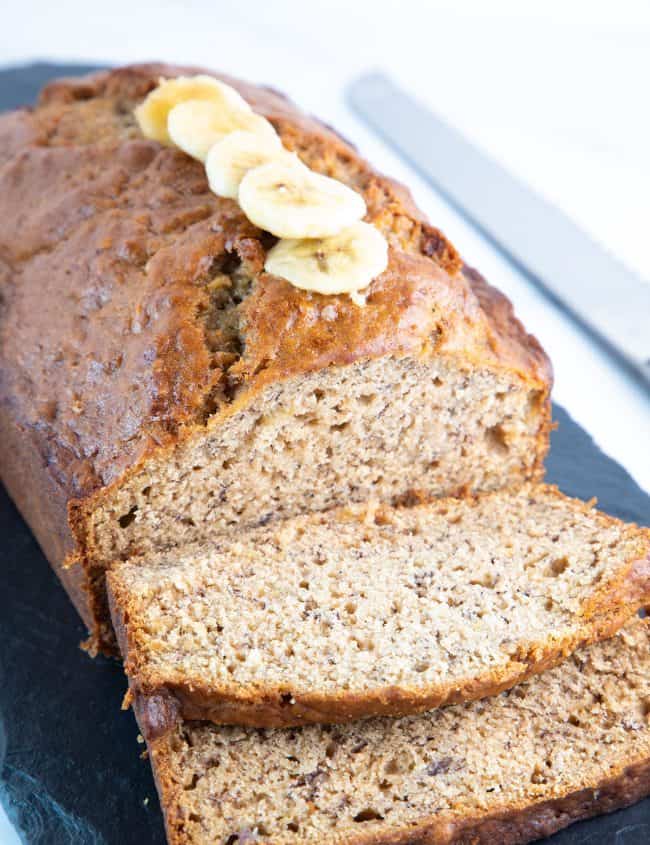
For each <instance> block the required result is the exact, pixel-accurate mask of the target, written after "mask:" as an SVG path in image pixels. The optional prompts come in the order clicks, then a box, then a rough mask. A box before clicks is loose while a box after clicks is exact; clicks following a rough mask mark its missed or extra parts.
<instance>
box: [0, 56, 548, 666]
mask: <svg viewBox="0 0 650 845" xmlns="http://www.w3.org/2000/svg"><path fill="white" fill-rule="evenodd" d="M193 72H196V71H192V70H191V69H187V68H178V67H168V66H163V65H143V66H137V67H127V68H122V69H119V70H114V71H108V72H103V73H99V74H96V75H94V76H91V77H88V78H82V79H76V80H61V81H58V82H55V83H53V84H51V85H49V86H47V87H46V88H45V90H44V91H43V92H42V94H41V97H40V100H39V102H38V104H37V106H36V107H35V108H34V109H33V110H27V109H26V110H22V111H19V112H14V113H11V114H8V115H3V116H0V136H1V137H2V138H3V143H4V147H3V150H2V151H0V159H1V161H2V166H1V167H0V284H1V287H2V302H1V308H0V474H1V476H2V479H3V481H4V483H5V484H6V486H7V488H8V490H9V492H10V494H11V496H12V497H13V498H14V500H15V502H16V504H17V505H18V507H19V508H20V510H21V511H22V513H23V515H24V516H25V518H26V519H27V521H28V522H29V524H30V526H31V527H32V529H33V531H34V533H35V534H36V536H37V538H38V540H39V542H40V543H41V546H42V547H43V549H44V551H45V553H46V555H47V556H48V557H49V559H50V561H51V562H52V563H53V564H54V565H55V567H56V570H57V573H58V574H59V575H60V576H61V578H62V579H63V581H64V583H65V585H66V587H67V589H68V591H69V592H70V594H71V596H72V598H73V600H74V601H75V603H76V605H77V607H78V609H79V611H80V612H81V614H82V615H83V617H84V619H85V620H86V622H87V624H88V626H89V627H90V629H91V630H92V634H93V638H92V645H94V646H95V647H97V646H103V647H105V648H108V649H110V648H111V647H112V645H113V644H114V641H113V635H112V631H111V629H110V620H109V617H108V608H107V605H106V597H105V585H104V572H105V569H106V567H107V566H109V565H110V563H111V562H112V561H113V560H115V559H120V558H122V559H123V558H125V557H127V556H129V555H131V554H134V553H138V552H151V551H155V550H158V549H164V548H171V547H173V546H176V545H177V544H181V543H186V542H189V541H192V540H196V539H203V538H204V537H205V536H206V535H207V534H209V533H216V532H220V531H228V530H230V529H231V528H232V527H233V526H251V525H255V524H260V523H265V522H267V521H268V520H270V519H276V518H285V517H289V516H293V515H296V514H299V513H302V512H306V511H317V510H323V509H326V508H329V507H332V506H335V505H341V504H345V503H347V502H348V501H364V500H366V499H368V498H370V497H376V498H378V499H381V500H383V501H388V502H390V501H394V500H400V499H404V498H405V497H414V496H418V495H421V494H422V493H423V492H424V491H426V493H427V494H433V495H439V494H446V495H452V494H454V493H455V492H459V491H464V490H489V489H496V488H500V487H503V486H505V485H508V484H513V483H515V482H518V481H522V480H524V479H527V478H533V477H537V476H539V474H540V472H541V465H542V459H543V457H544V454H545V452H546V449H547V445H548V430H549V423H550V405H549V399H548V397H549V387H550V381H551V375H550V368H549V365H548V361H547V359H546V356H545V355H544V353H543V351H542V350H541V348H540V347H539V344H538V343H537V342H536V340H535V339H534V338H532V337H530V336H529V335H527V334H526V332H525V331H524V330H523V328H522V327H521V325H520V324H519V322H518V321H517V320H516V319H515V318H514V316H513V313H512V309H511V307H510V304H509V303H508V302H507V300H505V299H504V298H503V297H502V296H501V295H500V294H498V293H497V292H496V291H494V290H493V289H492V288H490V287H489V286H488V285H486V284H485V282H484V281H483V280H482V279H481V277H480V276H479V275H478V274H477V273H475V272H474V271H472V270H470V269H469V268H467V267H466V266H464V265H463V263H462V261H461V260H460V258H459V256H458V254H457V253H456V251H455V250H454V248H453V247H452V246H451V245H450V244H449V242H448V241H447V240H446V239H445V238H444V236H443V235H442V234H441V233H440V232H439V231H438V230H437V229H435V228H433V227H432V226H431V225H430V224H429V223H428V222H427V220H426V219H425V218H424V217H423V215H422V214H421V213H420V212H419V211H418V209H417V208H416V207H415V206H414V204H413V202H412V200H411V198H410V196H409V194H408V192H407V191H406V190H405V189H403V188H402V187H401V186H399V185H397V184H395V183H394V182H392V181H390V180H389V179H386V178H384V177H383V176H381V175H379V174H378V173H377V172H376V171H374V170H373V169H372V168H371V167H370V166H369V165H368V164H367V163H366V162H365V161H364V160H363V159H362V158H361V157H360V156H359V155H358V154H357V152H356V151H355V150H354V148H353V147H351V146H350V145H349V144H347V143H346V142H345V141H344V140H342V139H341V138H340V137H339V136H337V135H336V134H335V133H334V132H333V131H331V130H330V129H328V128H326V127H325V126H324V125H323V124H321V123H319V122H317V121H316V120H314V119H312V118H310V117H307V116H306V115H304V114H302V113H301V112H300V111H298V110H297V109H296V108H295V107H294V106H293V105H291V103H289V102H288V101H287V100H286V99H285V98H284V97H283V96H281V95H279V94H277V93H275V92H273V91H271V90H269V89H268V88H265V87H254V86H250V85H246V84H243V83H239V82H236V81H234V80H227V81H228V82H230V83H231V84H232V85H233V86H235V87H236V88H237V89H238V91H239V92H240V93H241V94H242V95H243V97H244V98H245V99H246V100H247V101H248V102H249V103H250V104H251V105H252V107H253V108H254V110H255V111H256V112H258V113H259V114H261V115H264V116H265V117H266V118H268V120H269V121H270V122H271V123H272V124H273V126H274V127H275V129H276V130H277V132H278V134H279V135H280V137H281V139H282V142H283V144H284V146H285V147H286V148H287V149H289V150H292V151H295V152H296V153H297V155H298V156H299V157H300V158H301V159H302V161H303V162H305V163H306V164H307V165H308V166H309V167H310V168H311V169H312V170H314V171H316V172H319V173H322V174H326V175H329V176H333V177H334V178H336V179H337V180H340V181H341V182H343V183H345V184H346V185H348V186H350V187H352V188H353V189H354V190H356V191H357V192H359V193H360V194H361V195H362V196H363V198H364V200H365V203H366V206H367V209H368V214H367V216H366V221H367V222H369V223H372V224H373V225H374V226H376V227H377V228H378V229H379V230H380V231H381V232H382V233H383V234H384V236H385V238H386V239H387V241H388V243H389V247H390V255H389V263H388V268H387V269H386V271H385V272H384V273H382V274H381V275H380V276H378V277H377V278H376V279H375V280H374V281H373V282H372V284H371V285H370V287H369V288H368V296H367V301H366V304H365V307H360V306H359V305H357V304H354V303H353V302H352V301H351V300H350V298H349V297H348V296H347V295H332V296H324V295H320V294H315V293H310V292H306V291H303V290H299V289H298V288H296V287H294V286H293V285H291V284H289V283H288V282H287V281H286V280H284V279H282V278H279V277H277V276H273V275H271V274H269V273H265V272H264V264H265V259H266V257H267V253H268V251H269V250H270V248H271V247H272V246H273V244H274V243H275V238H273V237H270V236H269V234H268V233H267V232H264V231H262V230H260V229H258V228H256V227H255V226H254V225H252V224H251V223H250V222H249V221H248V220H247V219H246V217H245V216H244V214H243V213H242V211H241V209H240V208H239V206H238V205H237V203H236V202H235V201H234V200H232V199H226V198H223V197H218V196H216V195H215V194H214V193H212V192H211V191H210V189H209V187H208V183H207V180H206V176H205V172H204V168H203V165H202V163H201V162H198V161H194V160H193V159H191V158H190V157H189V156H187V155H185V154H184V153H182V152H180V151H179V150H178V149H175V148H173V147H170V146H165V145H163V144H161V143H158V142H157V141H152V140H147V139H145V138H144V137H143V136H142V134H141V133H140V131H139V129H138V127H137V124H136V121H135V119H134V114H133V112H134V109H135V108H136V107H137V106H138V105H139V104H141V103H142V101H143V100H144V98H145V97H146V95H147V94H148V93H149V92H150V91H151V90H152V89H153V88H155V87H156V86H157V85H158V82H159V79H160V77H176V76H179V75H181V74H187V73H193ZM549 248H552V246H549Z"/></svg>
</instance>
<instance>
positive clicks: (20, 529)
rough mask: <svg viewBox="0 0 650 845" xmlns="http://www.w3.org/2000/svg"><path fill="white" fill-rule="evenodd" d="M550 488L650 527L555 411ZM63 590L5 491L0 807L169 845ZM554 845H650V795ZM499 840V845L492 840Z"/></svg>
mask: <svg viewBox="0 0 650 845" xmlns="http://www.w3.org/2000/svg"><path fill="white" fill-rule="evenodd" d="M85 70H86V69H85V68H80V67H61V66H54V65H33V66H30V67H26V68H16V69H13V70H8V71H4V72H0V111H2V110H4V109H8V108H13V107H15V106H18V105H21V104H24V103H29V102H31V101H32V100H33V99H34V97H35V95H36V92H37V91H38V89H39V88H40V86H41V85H42V84H43V83H44V82H45V81H46V80H47V79H49V78H51V77H54V76H62V75H66V74H69V75H72V74H75V73H80V72H84V71H85ZM554 415H555V419H556V420H557V422H558V423H559V428H558V430H557V431H555V432H554V433H553V435H552V446H551V453H550V456H549V460H548V475H547V478H548V480H549V481H551V482H554V483H556V484H558V485H559V486H560V488H561V489H562V490H563V491H564V492H565V493H568V494H570V495H574V496H579V497H581V498H585V499H589V498H591V497H592V496H597V497H598V499H599V505H600V507H601V508H602V509H603V510H605V511H607V512H608V513H611V514H613V515H615V516H618V517H621V518H623V519H626V520H633V521H635V522H638V523H640V524H643V525H648V524H650V497H649V496H648V495H646V494H645V493H644V492H643V491H642V490H641V489H640V488H639V487H638V486H637V485H636V483H635V482H634V481H633V480H632V479H631V478H630V476H629V475H628V474H627V472H626V471H625V470H624V469H622V468H621V467H620V466H619V465H618V464H616V463H615V462H614V461H612V460H611V459H610V458H608V457H607V456H606V455H604V454H603V453H602V452H601V451H600V450H599V449H598V448H597V447H596V446H595V445H594V443H593V441H592V440H591V438H590V437H589V435H588V434H587V433H586V432H585V431H584V430H583V429H581V428H580V427H579V426H578V425H576V423H574V422H573V421H572V420H571V418H570V417H569V416H568V414H567V413H566V412H565V411H564V410H563V409H562V408H559V407H556V408H555V411H554ZM84 636H85V631H84V628H83V625H82V624H81V623H80V621H79V619H78V618H77V616H76V614H75V612H74V610H73V608H72V606H71V604H70V603H69V601H68V599H67V596H66V595H65V593H64V591H63V589H62V588H61V586H60V585H59V582H58V581H57V579H56V577H55V575H54V574H53V572H52V571H51V569H50V567H49V565H48V564H47V562H46V560H45V558H44V557H43V555H42V554H41V552H40V550H39V548H38V546H37V545H36V542H35V540H34V539H33V537H32V536H31V534H30V532H29V529H28V528H27V526H26V525H25V523H24V522H23V521H22V519H21V518H20V516H19V515H18V513H17V512H16V510H15V508H14V507H13V505H12V503H11V502H10V500H9V499H8V497H7V495H6V493H5V492H4V490H2V489H1V488H0V801H1V802H2V804H3V806H4V808H5V810H6V812H7V813H8V815H9V817H10V819H11V821H12V822H13V824H14V825H15V827H16V830H17V831H18V832H19V834H20V836H21V838H22V839H23V841H24V842H25V843H28V845H164V842H165V837H164V831H163V825H162V818H161V814H160V810H159V807H158V800H157V797H156V791H155V787H154V783H153V779H152V777H151V773H150V770H149V765H148V763H146V762H144V761H142V760H141V759H140V753H141V752H142V750H143V749H142V746H140V745H138V743H137V728H136V725H135V722H134V719H133V717H132V715H131V713H124V712H121V711H120V704H121V700H122V696H123V694H124V689H125V682H124V677H123V674H122V669H121V667H120V666H119V665H118V664H117V662H115V661H111V660H107V659H103V658H97V659H96V660H91V659H90V658H88V657H87V656H86V654H85V653H84V652H82V651H80V649H79V648H78V643H79V642H80V641H81V640H82V639H83V638H84ZM547 841H548V843H549V845H550V843H553V845H641V843H650V799H648V800H645V801H642V802H641V803H639V804H637V805H636V806H635V807H631V808H629V809H627V810H622V811H620V812H617V813H613V814H611V815H609V816H605V817H602V818H599V819H593V820H591V821H588V822H583V823H581V824H578V825H574V826H572V827H570V828H568V829H567V830H565V831H562V832H561V833H559V834H557V835H556V836H554V837H552V838H551V839H549V840H547ZM495 845H498V843H495Z"/></svg>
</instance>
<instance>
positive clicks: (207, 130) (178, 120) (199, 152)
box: [167, 100, 277, 161]
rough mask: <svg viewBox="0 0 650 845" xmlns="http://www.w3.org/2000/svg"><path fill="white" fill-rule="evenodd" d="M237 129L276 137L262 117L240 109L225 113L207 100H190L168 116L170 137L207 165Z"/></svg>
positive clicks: (226, 110) (178, 106)
mask: <svg viewBox="0 0 650 845" xmlns="http://www.w3.org/2000/svg"><path fill="white" fill-rule="evenodd" d="M238 129H244V130H246V131H247V132H252V133H254V134H258V135H263V136H265V137H277V136H276V134H275V129H274V128H273V127H272V126H271V124H270V123H269V122H268V120H266V119H265V118H263V117H262V116H261V115H259V114H255V113H254V112H248V111H239V110H238V109H224V108H222V107H221V106H218V105H216V104H215V103H211V102H209V101H207V100H187V101H186V102H184V103H179V104H178V105H177V106H174V108H173V109H172V110H171V111H170V112H169V116H168V118H167V131H168V132H169V137H170V138H171V139H172V141H173V142H174V143H175V144H176V146H177V147H180V148H181V150H183V152H186V153H187V154H188V155H191V156H192V157H193V158H198V159H199V161H205V160H206V158H207V155H208V152H209V151H210V148H211V147H213V146H214V145H215V144H216V143H217V142H218V141H220V140H221V139H222V138H224V137H225V136H226V135H229V134H230V133H231V132H234V131H235V130H238Z"/></svg>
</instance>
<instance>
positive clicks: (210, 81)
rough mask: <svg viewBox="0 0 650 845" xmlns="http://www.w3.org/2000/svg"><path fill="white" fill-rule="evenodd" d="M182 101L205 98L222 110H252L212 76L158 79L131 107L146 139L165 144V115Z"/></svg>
mask: <svg viewBox="0 0 650 845" xmlns="http://www.w3.org/2000/svg"><path fill="white" fill-rule="evenodd" d="M186 100H205V101H207V102H210V103H214V104H215V106H218V107H219V108H220V109H221V110H222V111H224V112H232V111H238V112H252V109H251V107H250V106H249V104H248V103H247V102H246V100H245V99H244V98H243V97H242V96H241V95H240V94H239V93H238V92H237V91H235V89H234V88H231V87H230V85H226V84H225V82H220V81H219V80H218V79H215V78H214V77H212V76H206V75H205V74H199V75H198V76H178V77H176V78H175V79H161V81H160V85H159V86H158V87H157V88H154V90H153V91H152V92H151V93H150V94H149V95H148V96H147V98H146V99H145V100H144V102H143V103H141V104H140V105H139V106H138V107H137V108H136V109H135V117H136V120H137V121H138V124H139V126H140V129H141V130H142V132H143V134H144V135H145V137H147V138H151V139H152V140H153V141H160V142H161V143H163V144H169V143H170V142H171V139H170V137H169V133H168V131H167V116H168V115H169V112H170V111H171V110H172V109H173V108H174V106H177V105H178V104H179V103H184V102H185V101H186Z"/></svg>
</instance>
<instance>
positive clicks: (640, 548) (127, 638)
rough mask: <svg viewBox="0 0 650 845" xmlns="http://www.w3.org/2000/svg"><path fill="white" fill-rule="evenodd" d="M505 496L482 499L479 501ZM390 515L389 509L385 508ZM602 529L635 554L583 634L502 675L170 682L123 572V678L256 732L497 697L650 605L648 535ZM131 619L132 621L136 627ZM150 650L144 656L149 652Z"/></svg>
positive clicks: (118, 618)
mask: <svg viewBox="0 0 650 845" xmlns="http://www.w3.org/2000/svg"><path fill="white" fill-rule="evenodd" d="M543 489H544V491H545V492H546V493H547V494H549V495H552V496H553V497H555V498H557V499H559V500H566V497H565V496H564V495H563V494H562V493H561V492H560V491H559V490H558V489H557V487H554V486H552V485H543ZM499 495H500V494H499V493H497V492H495V493H489V494H483V496H482V497H481V498H483V499H486V498H490V497H497V496H499ZM570 501H571V503H572V505H573V507H575V508H577V509H578V510H579V511H583V512H590V513H591V512H592V511H593V508H592V504H590V503H585V502H581V501H579V500H577V499H572V500H570ZM453 504H454V503H453V502H451V501H450V502H447V503H446V502H445V500H440V501H439V502H438V503H437V505H436V507H439V508H441V509H442V510H443V511H444V510H445V507H449V508H450V509H452V513H453V512H454V511H453ZM384 510H385V511H386V512H388V510H389V509H387V508H385V509H384ZM337 513H339V514H340V518H345V516H346V514H347V515H349V517H350V518H352V519H355V520H357V519H363V513H364V508H363V506H361V507H353V508H342V509H340V511H338V512H337ZM595 515H596V516H597V518H598V520H599V523H600V524H602V527H603V530H605V529H606V528H607V527H608V526H611V525H618V526H621V528H622V529H623V532H624V536H625V537H628V538H632V539H633V540H634V541H635V554H634V555H633V557H632V558H631V559H630V560H628V561H627V563H626V565H625V566H623V567H622V568H621V570H620V571H619V572H618V573H617V575H616V577H614V578H612V579H611V580H609V581H608V582H606V583H603V584H602V585H600V586H599V588H598V590H597V592H596V593H595V594H594V595H592V596H591V598H590V599H589V600H588V601H587V602H585V604H584V606H583V607H582V608H581V611H580V620H581V625H580V628H579V630H578V631H576V632H574V633H572V634H565V635H564V636H562V637H560V636H557V635H556V633H555V632H553V631H549V632H548V636H547V638H546V640H543V641H538V642H531V643H528V644H524V645H522V646H521V648H520V649H519V650H518V651H516V652H514V653H513V654H512V655H511V657H510V660H509V662H508V663H507V664H506V665H505V666H502V667H500V668H499V669H497V670H491V671H489V672H486V673H484V674H483V675H473V676H469V677H466V678H464V679H460V680H456V681H455V682H454V684H453V685H451V684H449V683H448V682H446V683H438V684H432V685H430V686H428V687H413V688H410V687H408V686H400V687H397V686H389V687H382V688H375V689H368V690H366V691H364V693H363V694H360V693H355V692H351V691H349V690H347V691H342V692H340V693H323V692H321V691H319V690H311V691H307V692H300V691H299V690H296V689H295V688H293V687H290V686H288V685H287V686H282V687H280V686H278V687H275V686H268V685H267V686H261V685H260V686H259V687H257V688H245V687H242V686H240V685H234V684H233V685H232V686H230V687H228V686H222V687H218V688H217V687H215V686H214V685H210V684H207V683H206V684H204V683H201V682H200V681H198V682H197V680H196V678H192V679H190V680H188V681H187V682H174V683H170V682H169V680H168V678H166V677H164V676H162V675H161V674H160V673H158V672H157V671H156V670H154V669H152V668H151V666H150V665H149V664H148V662H147V656H146V654H145V653H142V651H141V647H140V642H141V639H143V640H144V641H147V639H148V637H147V634H146V633H144V634H142V632H141V630H140V629H139V627H138V624H137V622H136V621H135V620H136V619H137V618H138V615H139V614H138V612H137V610H135V609H134V610H133V612H132V613H131V614H130V602H131V599H132V596H131V594H130V593H129V591H128V589H125V587H124V586H123V585H122V583H121V581H120V577H119V570H118V571H117V572H109V573H108V596H109V603H110V612H111V616H112V620H113V627H114V630H115V633H116V635H117V640H118V644H119V648H120V652H121V654H122V656H123V659H124V667H125V672H126V674H127V676H128V679H129V689H130V693H131V695H132V696H133V697H134V698H136V699H139V700H141V701H142V702H145V704H142V705H141V708H142V709H143V710H144V711H145V712H146V710H147V707H146V701H147V700H148V699H152V700H153V701H159V700H165V701H167V702H174V707H175V710H176V711H177V712H178V714H180V716H181V717H182V718H184V719H186V720H200V721H212V722H215V723H217V724H233V725H242V726H247V727H258V728H282V727H297V726H300V725H304V724H309V723H325V724H327V723H344V722H350V721H354V720H356V719H362V718H369V717H375V716H405V715H410V714H417V713H424V712H426V711H427V710H432V709H434V708H437V707H441V706H444V705H450V704H457V703H460V702H464V701H471V700H474V699H479V698H485V697H488V696H493V695H497V694H498V693H500V692H502V691H504V690H506V689H510V688H512V687H513V686H515V685H517V684H519V683H521V682H523V681H525V680H527V679H528V678H530V677H532V676H533V675H537V674H540V673H541V672H544V671H546V670H547V669H549V668H551V667H553V666H555V665H557V664H558V663H560V662H562V660H564V659H565V658H566V657H567V656H568V655H569V654H572V653H573V652H574V651H576V650H577V649H579V648H582V647H583V646H586V645H589V644H590V643H595V642H598V641H600V640H603V639H607V638H609V637H611V636H613V635H614V634H615V633H616V632H617V631H618V630H619V629H620V628H621V627H622V626H623V625H625V623H626V622H627V621H628V620H629V619H630V617H631V616H633V615H634V614H635V613H636V612H637V611H638V610H639V609H640V608H642V607H644V606H645V604H647V602H648V601H649V600H650V529H639V528H638V527H637V526H636V525H625V524H623V523H622V522H621V521H620V520H618V519H615V518H614V517H610V516H607V515H606V514H602V513H598V512H596V514H595ZM132 620H133V621H132ZM145 651H146V650H145Z"/></svg>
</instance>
